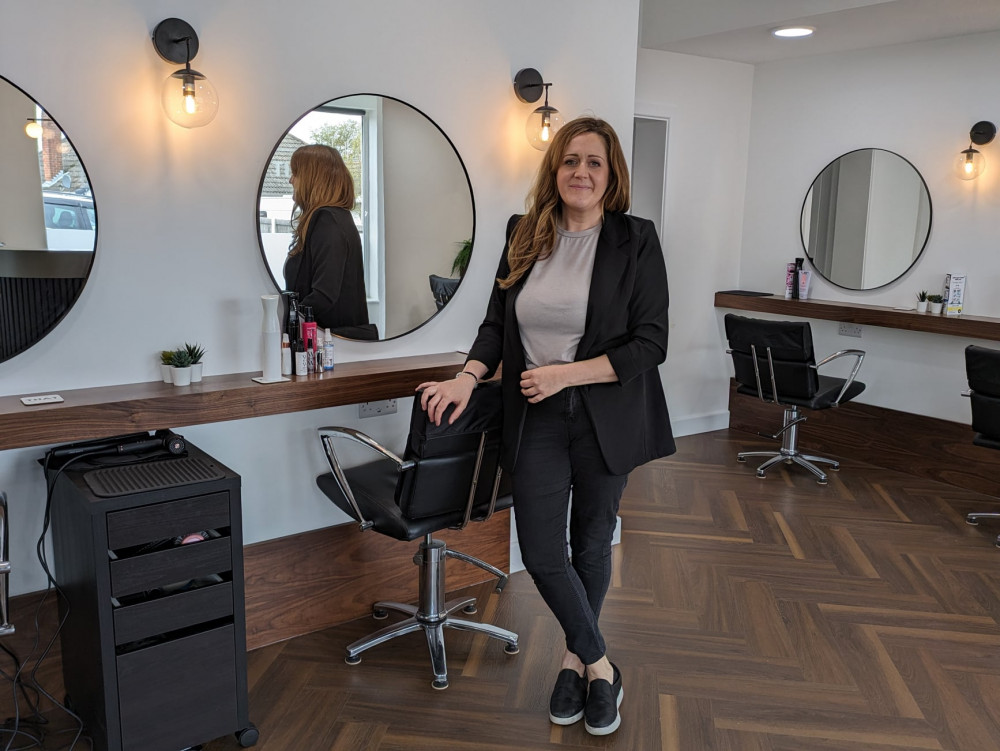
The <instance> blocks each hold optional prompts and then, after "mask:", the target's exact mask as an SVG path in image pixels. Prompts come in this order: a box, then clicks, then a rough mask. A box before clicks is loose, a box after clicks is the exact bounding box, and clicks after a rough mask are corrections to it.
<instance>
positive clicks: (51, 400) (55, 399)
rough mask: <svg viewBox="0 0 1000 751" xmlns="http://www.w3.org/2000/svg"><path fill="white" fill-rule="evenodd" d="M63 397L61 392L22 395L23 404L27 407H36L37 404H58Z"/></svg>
mask: <svg viewBox="0 0 1000 751" xmlns="http://www.w3.org/2000/svg"><path fill="white" fill-rule="evenodd" d="M62 400H63V398H62V397H61V396H59V394H45V395H44V396H22V397H21V404H23V405H24V406H25V407H34V406H35V405H36V404H58V403H59V402H61V401H62Z"/></svg>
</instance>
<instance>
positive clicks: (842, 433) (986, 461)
mask: <svg viewBox="0 0 1000 751" xmlns="http://www.w3.org/2000/svg"><path fill="white" fill-rule="evenodd" d="M803 412H804V414H805V415H806V416H807V417H808V419H807V420H806V422H804V423H802V424H800V425H799V450H800V451H803V452H805V453H815V454H820V455H832V456H835V457H837V458H853V459H859V460H861V461H865V462H868V463H870V464H875V465H877V466H880V467H886V468H888V469H896V470H900V471H902V472H909V473H910V474H913V475H917V476H918V477H926V478H929V479H932V480H939V481H941V482H946V483H949V484H951V485H955V486H957V487H960V488H967V489H969V490H975V491H977V492H979V493H986V494H987V495H995V496H1000V451H996V450H994V449H988V448H983V447H982V446H974V445H973V443H972V438H973V436H974V435H975V433H973V430H972V428H971V427H970V425H968V424H963V423H958V422H951V421H949V420H939V419H937V418H934V417H925V416H923V415H915V414H911V413H909V412H900V411H898V410H894V409H887V408H885V407H876V406H873V405H870V404H860V403H858V402H847V403H846V404H843V405H841V406H839V407H835V408H833V409H822V410H816V411H810V410H804V411H803ZM729 415H730V417H729V420H730V422H729V426H730V427H731V428H732V429H734V430H742V431H746V432H749V433H757V432H761V433H768V434H773V433H774V432H775V431H777V430H778V428H780V427H781V421H782V408H781V407H778V406H775V405H774V404H768V403H766V402H762V401H761V400H760V399H757V398H756V397H750V396H743V395H741V394H737V393H736V382H735V381H730V389H729ZM970 421H971V417H970ZM761 440H766V439H761ZM773 443H774V445H775V447H776V448H777V447H778V445H779V444H778V442H777V441H775V442H773ZM747 450H749V448H748V449H747ZM747 461H748V463H750V462H752V461H753V459H752V458H751V459H748V460H747ZM803 471H804V470H803Z"/></svg>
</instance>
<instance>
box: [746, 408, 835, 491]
mask: <svg viewBox="0 0 1000 751" xmlns="http://www.w3.org/2000/svg"><path fill="white" fill-rule="evenodd" d="M805 420H806V418H805V417H804V416H803V415H802V414H801V413H800V412H799V410H798V408H797V407H786V408H785V421H784V424H783V425H782V428H781V430H779V431H778V432H777V433H776V434H775V435H773V436H771V437H772V438H777V437H778V436H781V449H780V450H779V451H741V452H740V453H738V454H737V455H736V461H738V462H745V461H746V460H747V457H748V456H766V457H770V458H769V459H768V460H767V461H766V462H764V463H763V464H761V465H760V466H759V467H757V477H759V478H760V479H763V478H764V475H765V473H766V472H767V470H768V469H769V468H771V467H773V466H774V465H775V464H778V463H780V462H785V463H786V464H798V465H799V466H800V467H805V468H806V469H808V470H809V471H810V472H812V473H813V474H814V475H815V476H816V482H817V483H818V484H819V485H826V483H827V476H826V472H824V471H823V470H821V469H820V468H819V467H817V466H816V463H817V462H818V463H822V464H829V465H830V469H831V470H832V471H834V472H836V471H837V470H839V469H840V462H839V461H837V460H836V459H830V458H828V457H825V456H812V455H810V454H803V453H802V452H801V451H799V450H798V437H799V423H802V422H805Z"/></svg>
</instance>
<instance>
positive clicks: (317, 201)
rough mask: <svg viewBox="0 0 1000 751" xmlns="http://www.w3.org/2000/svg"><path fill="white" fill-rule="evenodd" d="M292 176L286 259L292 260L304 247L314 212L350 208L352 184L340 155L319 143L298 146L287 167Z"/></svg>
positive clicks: (351, 207) (351, 204)
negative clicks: (292, 205)
mask: <svg viewBox="0 0 1000 751" xmlns="http://www.w3.org/2000/svg"><path fill="white" fill-rule="evenodd" d="M290 166H291V169H292V175H294V176H295V178H296V181H295V195H294V199H295V210H294V218H293V219H292V231H293V233H294V241H293V242H292V245H291V247H290V248H289V250H288V255H290V256H295V255H298V254H299V253H301V252H302V248H303V247H305V242H306V233H308V232H309V223H310V222H311V221H312V217H313V214H314V213H315V212H316V210H317V209H321V208H323V207H324V206H335V207H339V208H342V209H347V210H348V211H351V210H352V209H353V208H354V180H353V179H352V178H351V173H350V172H349V171H348V169H347V165H346V164H344V160H343V158H342V157H341V156H340V152H339V151H337V150H336V149H335V148H333V147H332V146H327V145H325V144H322V143H315V144H310V145H308V146H300V147H299V148H297V149H296V150H295V151H294V152H293V153H292V161H291V163H290Z"/></svg>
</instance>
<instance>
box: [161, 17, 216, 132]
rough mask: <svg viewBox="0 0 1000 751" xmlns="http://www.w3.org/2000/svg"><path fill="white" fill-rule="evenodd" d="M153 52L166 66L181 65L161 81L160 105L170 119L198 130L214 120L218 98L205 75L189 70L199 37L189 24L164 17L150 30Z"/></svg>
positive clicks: (196, 50) (185, 126) (196, 51)
mask: <svg viewBox="0 0 1000 751" xmlns="http://www.w3.org/2000/svg"><path fill="white" fill-rule="evenodd" d="M153 46H154V47H155V48H156V53H157V54H158V55H159V56H160V57H162V58H163V59H164V60H166V61H167V62H168V63H184V67H183V68H181V69H180V70H178V71H174V72H173V73H171V74H170V75H169V76H167V79H166V80H165V81H164V82H163V90H162V92H161V94H160V103H161V104H162V105H163V111H164V112H165V113H166V114H167V117H169V118H170V119H171V120H173V121H174V122H175V123H177V124H178V125H180V126H182V127H184V128H200V127H201V126H202V125H208V124H209V123H210V122H212V120H213V119H215V115H216V113H217V112H218V111H219V96H218V94H216V93H215V87H214V86H212V84H211V82H210V81H209V80H208V79H207V78H205V76H204V75H202V74H201V73H199V72H198V71H196V70H192V69H191V60H192V59H193V58H194V57H195V55H197V54H198V35H197V34H196V33H195V31H194V29H193V28H191V24H189V23H188V22H187V21H182V20H181V19H179V18H167V19H164V20H163V21H160V22H159V23H158V24H156V28H155V29H153Z"/></svg>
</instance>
